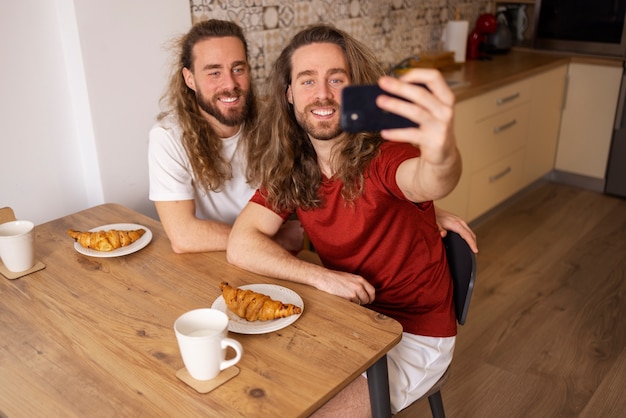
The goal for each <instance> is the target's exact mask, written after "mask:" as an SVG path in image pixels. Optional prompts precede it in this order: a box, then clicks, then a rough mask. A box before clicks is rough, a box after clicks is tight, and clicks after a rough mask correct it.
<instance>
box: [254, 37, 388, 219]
mask: <svg viewBox="0 0 626 418" xmlns="http://www.w3.org/2000/svg"><path fill="white" fill-rule="evenodd" d="M313 43H332V44H336V45H338V46H339V47H340V48H341V49H342V50H343V51H344V53H345V55H346V59H347V62H348V65H349V67H350V68H349V75H350V80H351V82H352V83H353V84H373V83H376V81H377V80H378V78H379V77H380V76H381V75H383V73H384V71H383V69H382V67H381V66H380V64H378V63H377V61H376V57H375V56H374V54H373V53H372V52H371V51H370V50H369V49H368V48H367V47H365V46H364V45H363V44H361V43H360V42H359V41H357V40H356V39H354V38H353V37H351V36H350V35H349V34H347V33H346V32H343V31H341V30H339V29H337V28H335V27H334V26H331V25H314V26H311V27H309V28H307V29H304V30H302V31H301V32H299V33H298V34H296V35H295V36H294V37H293V39H292V40H291V42H290V43H289V44H288V45H287V46H286V47H285V49H284V50H283V51H282V53H281V54H280V56H279V57H278V59H277V60H276V63H275V64H274V67H273V68H272V72H271V73H270V75H269V77H268V83H267V87H268V92H267V93H268V94H267V96H268V97H267V101H266V102H265V103H263V105H264V107H263V109H264V110H263V111H262V112H261V113H262V114H265V116H264V117H262V118H259V121H258V124H257V127H256V129H255V130H254V131H253V132H252V137H251V141H250V142H249V146H250V147H251V150H250V154H249V155H250V160H249V163H248V172H247V173H248V178H249V180H250V181H253V182H256V183H257V184H261V185H262V188H263V191H264V193H265V194H266V198H267V201H268V203H269V204H270V205H271V206H272V207H273V209H274V210H277V211H291V210H294V209H295V208H296V207H299V208H302V209H305V210H307V209H313V208H317V207H320V206H321V205H323V202H322V200H321V198H320V196H319V194H318V189H319V186H320V184H321V181H322V173H321V169H320V167H319V165H318V163H317V155H316V152H315V149H314V148H313V145H312V144H311V141H310V140H309V137H308V135H307V133H306V132H305V131H304V130H303V129H302V128H301V127H300V125H299V124H298V122H297V120H296V117H295V115H294V109H293V107H292V105H291V104H290V103H289V102H288V101H287V97H286V92H287V89H288V87H289V85H290V84H291V72H292V57H293V54H294V52H295V51H296V50H297V49H298V48H301V47H303V46H306V45H310V44H313ZM381 143H382V139H381V138H380V135H378V134H373V133H358V134H346V135H345V140H344V141H342V143H341V144H337V146H338V147H340V150H339V152H338V153H337V158H336V160H335V161H334V163H335V164H334V166H335V167H337V168H338V170H337V172H336V173H335V177H336V178H338V179H340V180H341V181H342V182H343V188H342V196H343V197H344V198H345V199H346V200H347V201H353V200H354V199H355V198H356V197H358V196H359V195H360V194H361V193H362V192H363V185H364V179H365V170H366V169H367V167H368V165H369V163H370V161H371V160H372V159H373V158H374V157H375V156H376V155H377V154H378V149H379V146H380V144H381Z"/></svg>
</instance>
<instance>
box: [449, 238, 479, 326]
mask: <svg viewBox="0 0 626 418" xmlns="http://www.w3.org/2000/svg"><path fill="white" fill-rule="evenodd" d="M443 244H444V246H445V247H446V255H447V257H448V265H449V266H450V273H451V275H452V282H453V283H454V310H455V312H456V320H457V322H458V323H459V325H464V324H465V320H466V319H467V311H468V310H469V305H470V300H471V298H472V291H473V290H474V281H475V280H476V254H474V252H473V251H472V249H471V248H470V247H469V245H468V244H467V242H465V240H464V239H463V238H461V236H460V235H459V234H457V233H456V232H453V231H448V233H447V234H446V236H445V237H444V238H443Z"/></svg>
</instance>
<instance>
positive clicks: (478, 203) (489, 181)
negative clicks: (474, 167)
mask: <svg viewBox="0 0 626 418" xmlns="http://www.w3.org/2000/svg"><path fill="white" fill-rule="evenodd" d="M523 164H524V149H521V150H520V151H517V152H515V153H514V154H512V155H510V156H508V157H506V158H503V159H502V160H500V161H498V162H496V163H494V164H491V165H490V166H488V167H485V168H484V169H483V170H480V171H477V172H476V173H474V174H473V175H472V177H471V180H470V195H469V203H468V208H467V216H468V219H469V220H474V219H476V218H477V217H478V216H480V215H482V214H483V213H485V212H487V211H488V210H489V209H491V208H493V207H494V206H496V205H497V204H499V203H501V202H502V201H504V200H505V199H507V198H508V197H510V196H512V195H513V194H515V193H516V192H518V191H519V190H520V189H521V188H522V187H523V181H524V180H523V175H522V174H523V171H522V170H523Z"/></svg>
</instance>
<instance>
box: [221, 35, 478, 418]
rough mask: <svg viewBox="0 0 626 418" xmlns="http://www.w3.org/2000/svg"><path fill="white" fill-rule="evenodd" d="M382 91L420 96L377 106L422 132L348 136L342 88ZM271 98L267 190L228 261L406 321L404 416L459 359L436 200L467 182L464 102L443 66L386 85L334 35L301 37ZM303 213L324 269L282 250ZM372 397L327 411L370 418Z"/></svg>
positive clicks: (342, 398) (400, 388) (236, 235)
mask: <svg viewBox="0 0 626 418" xmlns="http://www.w3.org/2000/svg"><path fill="white" fill-rule="evenodd" d="M418 82H419V83H423V84H425V85H426V86H427V87H428V89H424V88H421V87H419V86H416V85H415V84H414V83H418ZM372 83H378V84H379V86H380V87H381V88H382V89H383V90H384V91H387V92H389V93H391V94H395V95H397V96H400V97H403V98H405V99H407V100H408V102H406V101H403V100H399V99H395V98H392V97H390V96H385V95H383V96H379V97H378V98H377V100H376V103H377V105H378V106H379V107H380V108H382V109H383V110H386V111H389V112H392V113H396V114H398V115H401V116H404V117H406V118H408V119H411V120H413V121H414V122H417V123H419V125H420V127H419V128H405V129H397V130H384V131H381V132H380V133H359V134H350V133H347V132H343V131H342V130H341V128H340V123H339V121H340V115H339V110H340V102H341V90H342V89H343V87H345V86H346V85H349V84H372ZM268 88H269V92H268V93H269V100H268V102H267V103H266V105H267V108H266V110H265V112H261V115H263V114H266V115H267V116H265V117H263V116H261V117H260V118H259V119H260V121H259V126H258V127H257V129H256V132H255V133H254V135H253V136H254V141H255V143H256V145H258V149H259V155H258V158H256V159H255V160H254V161H250V162H249V175H251V176H252V177H253V178H254V180H256V181H258V182H259V183H258V184H261V185H262V188H261V190H259V191H257V192H256V193H255V195H254V196H253V197H252V199H251V202H250V203H248V205H246V207H245V208H244V209H243V211H242V213H241V214H240V216H239V217H238V219H237V221H236V222H235V225H234V226H233V230H232V232H231V235H230V238H229V242H228V249H227V254H228V260H229V261H230V262H232V263H233V264H236V265H238V266H240V267H243V268H246V269H249V270H252V271H255V272H257V273H260V274H265V275H268V276H273V277H277V278H281V279H285V280H291V281H294V282H299V283H306V284H309V285H311V286H314V287H316V288H318V289H321V290H324V291H326V292H329V293H332V294H335V295H338V296H341V297H343V298H346V299H349V300H351V301H353V302H355V303H359V304H362V305H367V306H368V307H369V308H371V309H373V310H375V311H378V312H381V313H384V314H385V315H388V316H390V317H392V318H394V319H396V320H398V321H399V322H400V323H401V324H402V326H403V327H404V333H403V337H402V341H401V342H400V343H399V344H398V346H396V347H394V348H393V349H392V350H391V351H390V352H389V353H388V356H387V357H388V366H389V382H390V395H391V404H392V411H393V413H395V412H397V411H399V410H401V409H403V408H404V407H406V406H408V405H409V404H410V403H412V402H413V401H414V400H416V399H417V398H419V397H421V396H422V395H423V394H424V393H425V392H426V391H427V390H428V389H430V387H431V386H432V385H433V384H434V383H435V382H436V381H437V380H438V379H439V377H441V375H442V374H443V373H444V372H445V370H446V368H447V367H448V365H449V363H450V361H451V360H452V353H453V350H454V341H455V335H456V321H455V316H454V308H453V304H452V282H451V279H450V273H449V270H448V266H447V262H446V256H445V250H444V247H443V243H442V240H441V236H440V232H439V229H438V226H437V222H436V215H435V208H434V204H433V201H434V200H436V199H440V198H442V197H444V196H446V195H447V194H448V193H450V192H451V191H452V190H453V189H454V187H455V186H456V184H457V182H458V179H459V177H460V174H461V157H460V154H459V151H458V149H457V147H456V141H455V138H454V133H453V128H452V120H453V107H454V94H453V93H452V92H451V91H450V89H449V88H448V86H447V85H446V83H445V81H444V80H443V78H442V76H441V74H440V73H439V72H438V71H435V70H414V71H412V72H409V73H407V74H406V75H404V76H403V77H402V78H401V79H394V78H390V77H384V76H383V72H382V70H381V68H380V67H379V66H378V64H376V59H375V57H374V56H373V54H372V53H371V51H369V50H368V49H367V48H365V47H364V46H363V45H361V44H360V43H359V42H358V41H356V40H355V39H353V38H352V37H350V36H349V35H347V34H346V33H345V32H342V31H340V30H338V29H335V28H334V27H332V26H328V25H318V26H314V27H311V28H308V29H305V30H303V31H301V32H300V33H298V34H297V35H296V36H295V37H294V38H293V39H292V41H291V42H290V44H289V45H288V46H287V47H286V48H285V49H284V50H283V51H282V53H281V55H280V56H279V58H278V60H277V61H276V64H275V66H274V68H273V71H272V74H271V75H270V78H269V86H268ZM293 213H295V214H297V216H298V218H299V219H300V221H301V223H302V226H303V227H304V230H305V231H306V232H307V234H308V235H309V238H310V239H311V242H312V243H313V246H314V247H315V249H316V251H317V252H318V254H319V256H320V259H321V260H322V263H323V267H322V266H318V265H314V264H310V263H306V262H304V261H302V260H299V259H298V258H296V257H294V256H293V255H291V254H290V253H289V252H288V251H286V250H284V249H283V248H282V247H280V246H278V245H275V244H274V243H273V242H272V240H271V237H272V236H273V234H275V233H276V232H277V231H278V230H279V228H280V226H281V224H282V223H283V222H284V221H285V220H287V219H288V218H289V217H290V216H291V215H292V214H293ZM461 223H462V225H463V229H464V230H465V231H461V235H462V236H463V237H464V238H465V239H466V240H467V241H468V242H470V245H471V246H472V247H473V248H475V236H474V235H473V233H472V232H471V230H470V229H469V228H468V227H467V224H465V223H464V222H461ZM368 399H369V394H368V388H367V382H366V380H365V378H363V377H359V378H357V379H356V380H355V381H354V382H353V383H352V384H351V385H350V386H349V387H348V388H346V389H345V390H344V391H342V392H341V393H339V394H338V395H337V396H336V397H335V398H333V399H332V400H331V401H329V402H328V403H327V404H326V405H325V406H323V407H322V408H320V410H319V411H317V412H316V414H318V415H319V416H323V415H328V416H362V415H363V416H367V415H368V414H369V413H370V411H369V405H370V404H369V402H368ZM348 411H349V414H348V415H346V414H347V412H348Z"/></svg>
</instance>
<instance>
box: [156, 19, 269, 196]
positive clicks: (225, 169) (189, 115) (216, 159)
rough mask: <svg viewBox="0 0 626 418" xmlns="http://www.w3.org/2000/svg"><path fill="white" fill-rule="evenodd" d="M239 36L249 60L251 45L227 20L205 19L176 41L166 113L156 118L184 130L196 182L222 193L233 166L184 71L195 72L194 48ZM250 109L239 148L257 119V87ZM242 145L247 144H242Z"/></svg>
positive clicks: (249, 98)
mask: <svg viewBox="0 0 626 418" xmlns="http://www.w3.org/2000/svg"><path fill="white" fill-rule="evenodd" d="M223 37H236V38H238V39H239V40H241V42H242V44H243V47H244V50H245V52H246V60H248V44H247V42H246V38H245V36H244V34H243V30H242V29H241V27H240V26H238V25H237V24H235V23H233V22H228V21H224V20H216V19H211V20H206V21H202V22H199V23H197V24H195V25H194V26H193V27H192V28H191V29H190V30H189V32H188V33H187V34H185V35H184V36H182V37H180V38H179V39H177V40H176V42H175V47H176V48H177V50H178V51H179V53H178V58H177V61H176V62H175V63H174V65H173V66H172V67H173V68H172V72H171V75H170V81H169V84H168V87H167V90H166V92H165V93H164V94H163V96H162V97H161V99H160V102H161V105H162V106H163V107H164V108H166V109H167V110H166V111H164V112H162V113H160V114H159V115H158V116H157V120H158V121H161V120H163V119H164V118H166V117H168V116H169V115H172V116H174V118H175V119H176V120H177V122H178V124H179V126H180V128H181V130H182V142H183V146H184V147H185V150H186V152H187V155H188V157H189V161H190V163H191V167H192V169H193V172H194V176H195V181H196V183H197V184H198V185H199V186H200V187H202V188H203V189H204V190H205V191H207V192H208V191H219V190H221V188H222V186H223V185H224V182H226V181H227V180H229V179H231V178H232V167H231V166H230V163H229V162H228V161H227V160H226V159H224V158H223V157H222V155H221V152H220V151H221V149H222V141H221V139H220V138H219V137H218V136H217V135H216V133H215V131H214V129H213V128H212V127H211V125H210V124H209V122H208V121H207V119H206V118H205V117H204V116H203V115H202V114H201V113H200V109H199V107H198V104H197V101H196V93H195V92H194V91H193V90H192V89H190V88H189V87H188V86H187V85H186V84H185V80H184V77H183V71H182V70H183V68H187V69H189V70H190V71H191V70H193V60H194V56H193V53H192V52H193V47H194V46H195V45H196V44H197V43H198V42H200V41H203V40H205V39H210V38H223ZM246 100H247V101H248V103H247V105H248V109H247V111H246V115H245V121H244V123H243V132H242V139H241V141H240V146H244V147H245V149H246V150H248V149H249V148H248V147H247V146H245V142H246V140H247V138H249V136H250V131H251V130H252V127H253V125H254V124H255V121H256V117H257V103H256V98H255V94H254V88H253V86H252V85H251V86H250V92H249V94H248V96H247V98H246ZM241 142H243V143H244V144H241Z"/></svg>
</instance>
